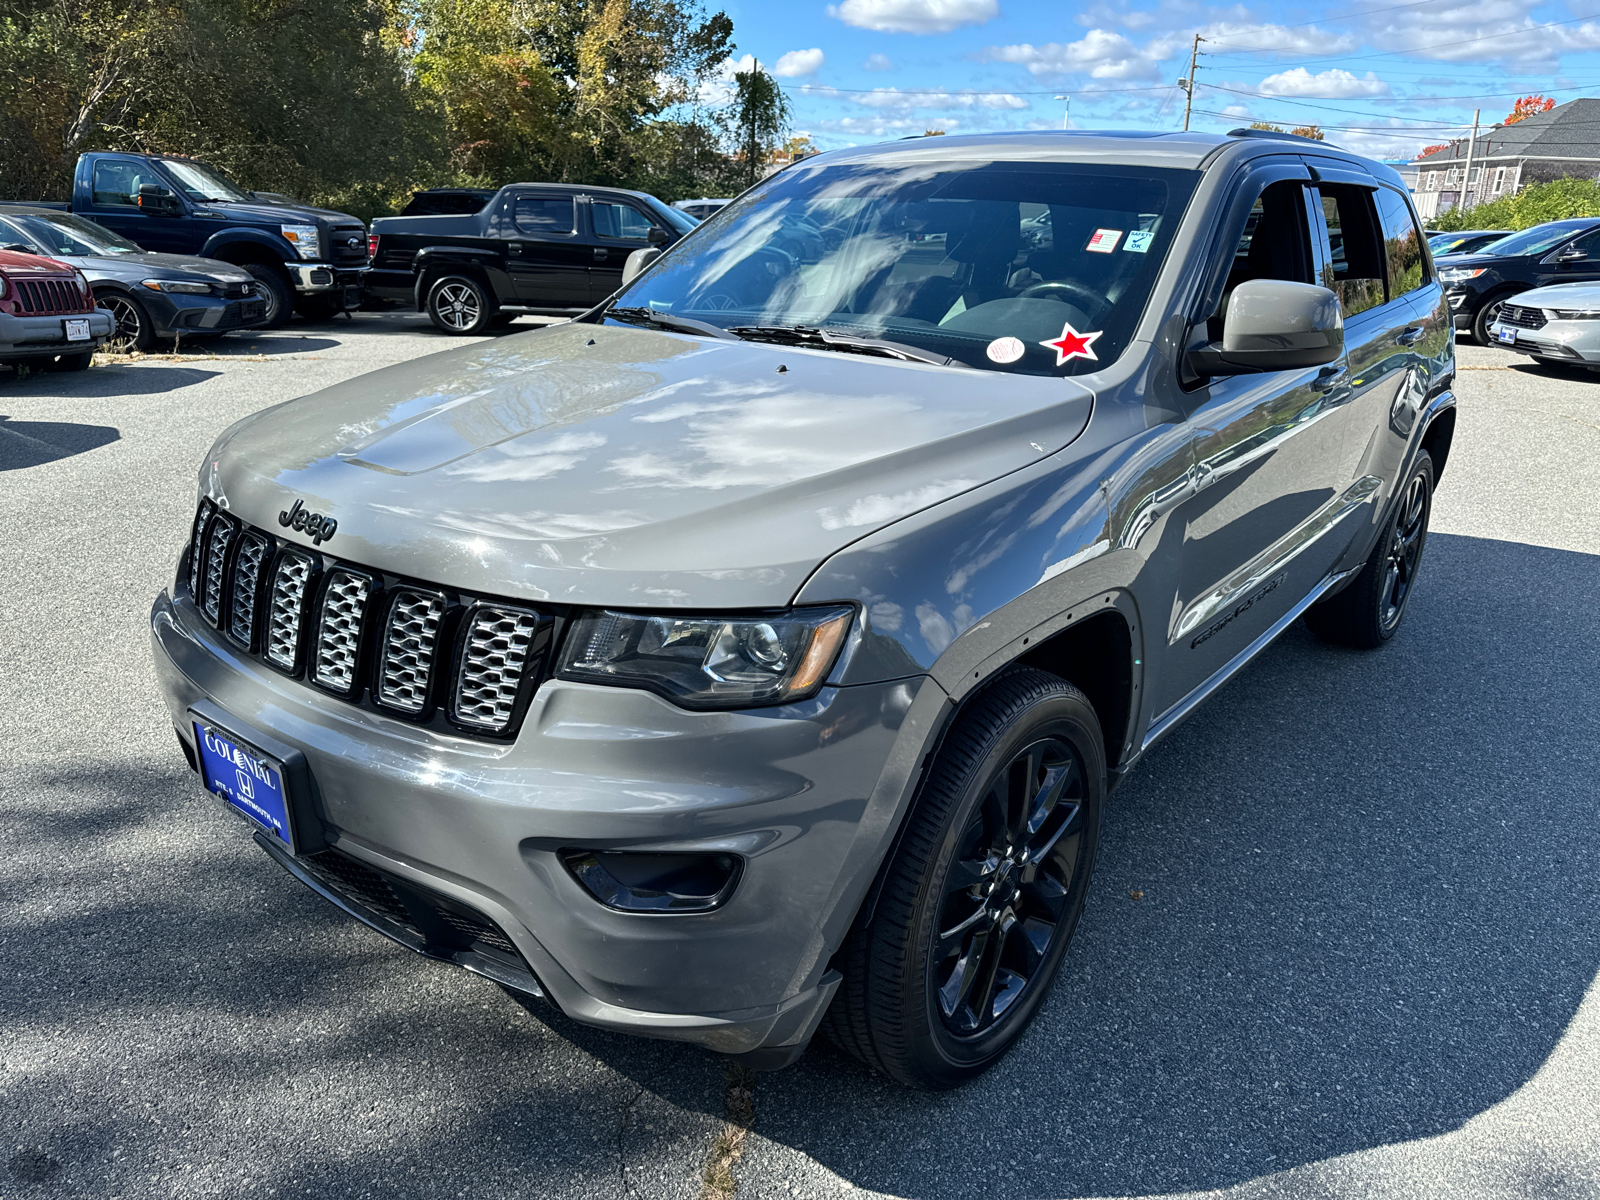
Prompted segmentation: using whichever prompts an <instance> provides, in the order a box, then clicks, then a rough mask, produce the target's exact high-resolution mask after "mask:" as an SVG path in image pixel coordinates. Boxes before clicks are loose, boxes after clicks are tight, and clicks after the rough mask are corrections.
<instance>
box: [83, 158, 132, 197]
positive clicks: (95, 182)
mask: <svg viewBox="0 0 1600 1200" xmlns="http://www.w3.org/2000/svg"><path fill="white" fill-rule="evenodd" d="M137 170H138V169H137V168H136V167H135V166H134V165H133V164H132V163H129V162H117V161H116V160H115V159H102V160H101V161H99V162H97V163H95V165H94V174H93V176H91V178H90V184H89V186H90V189H91V190H92V191H93V193H94V202H95V203H96V204H127V205H136V204H138V203H139V180H138V174H137Z"/></svg>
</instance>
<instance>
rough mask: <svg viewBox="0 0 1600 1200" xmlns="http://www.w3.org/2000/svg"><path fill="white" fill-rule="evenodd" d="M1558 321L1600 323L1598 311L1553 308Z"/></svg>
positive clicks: (1552, 310)
mask: <svg viewBox="0 0 1600 1200" xmlns="http://www.w3.org/2000/svg"><path fill="white" fill-rule="evenodd" d="M1550 311H1551V312H1553V313H1555V315H1556V320H1558V321H1600V309H1592V310H1584V309H1578V308H1553V309H1551V310H1550Z"/></svg>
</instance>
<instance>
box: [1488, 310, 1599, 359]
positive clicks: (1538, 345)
mask: <svg viewBox="0 0 1600 1200" xmlns="http://www.w3.org/2000/svg"><path fill="white" fill-rule="evenodd" d="M1502 331H1507V332H1512V333H1515V335H1516V341H1514V342H1505V341H1501V332H1502ZM1489 338H1490V341H1491V343H1492V344H1493V345H1496V346H1498V347H1500V348H1501V349H1502V350H1512V351H1515V352H1516V353H1518V354H1531V355H1533V356H1534V357H1535V358H1548V359H1550V360H1552V361H1557V362H1570V363H1573V364H1577V363H1600V320H1585V321H1563V320H1561V319H1559V318H1557V319H1554V320H1550V319H1547V320H1546V321H1545V323H1544V325H1543V326H1541V327H1540V328H1538V329H1524V328H1522V327H1521V326H1517V325H1508V324H1506V323H1505V322H1502V321H1496V322H1495V323H1494V324H1493V325H1491V326H1490V327H1489Z"/></svg>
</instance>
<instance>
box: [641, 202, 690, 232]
mask: <svg viewBox="0 0 1600 1200" xmlns="http://www.w3.org/2000/svg"><path fill="white" fill-rule="evenodd" d="M650 211H651V212H653V213H655V214H656V216H658V217H660V218H661V219H662V220H663V221H665V222H666V223H667V224H668V225H671V226H672V228H673V229H675V230H676V231H677V232H679V233H688V232H689V231H690V230H691V229H694V228H695V227H696V226H698V225H699V224H700V218H698V217H696V216H694V215H693V214H692V213H686V212H684V211H683V209H681V208H673V207H672V205H670V204H662V203H661V202H660V201H659V200H657V201H655V202H654V203H652V204H651V205H650Z"/></svg>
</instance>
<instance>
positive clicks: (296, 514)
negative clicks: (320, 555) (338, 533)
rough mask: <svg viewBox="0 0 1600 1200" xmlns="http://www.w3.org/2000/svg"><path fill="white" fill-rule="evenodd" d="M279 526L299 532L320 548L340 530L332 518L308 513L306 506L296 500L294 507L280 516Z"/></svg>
mask: <svg viewBox="0 0 1600 1200" xmlns="http://www.w3.org/2000/svg"><path fill="white" fill-rule="evenodd" d="M278 524H279V525H285V526H287V527H288V528H290V529H294V530H297V531H299V532H301V533H304V534H305V535H306V536H307V537H309V538H310V539H311V540H312V542H313V543H314V544H316V545H318V546H320V545H322V543H323V542H325V541H327V540H328V539H329V538H331V537H332V536H333V532H334V530H336V529H338V528H339V522H337V521H335V520H334V519H333V518H332V517H325V516H323V515H322V514H321V513H314V512H307V511H306V508H305V504H304V503H303V502H302V501H300V500H296V501H295V502H294V507H292V508H291V509H289V511H288V512H281V513H279V514H278Z"/></svg>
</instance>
